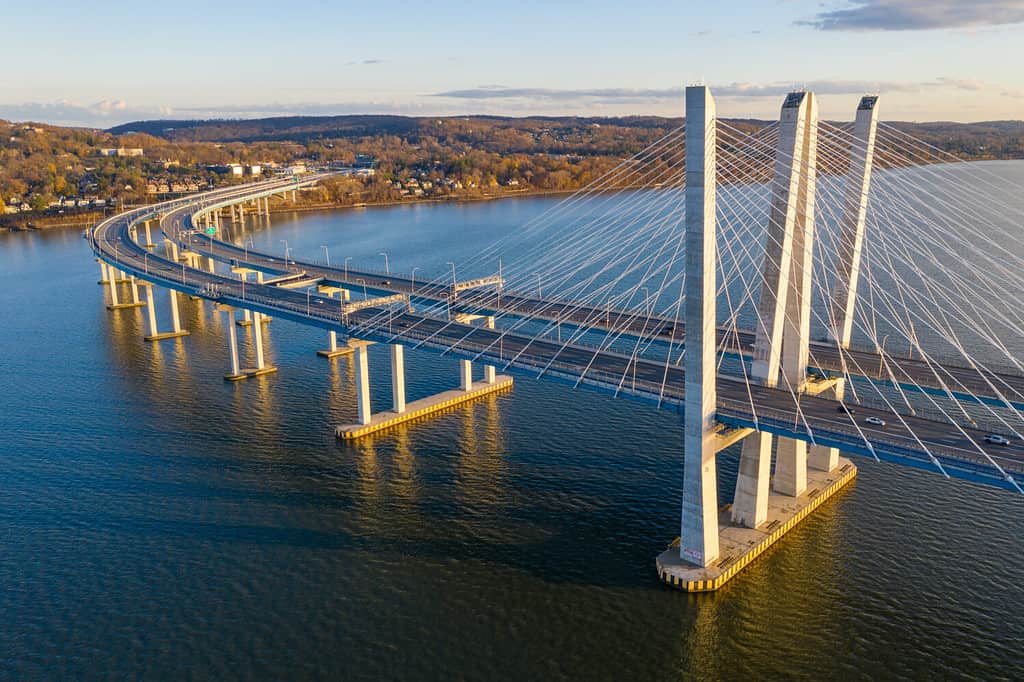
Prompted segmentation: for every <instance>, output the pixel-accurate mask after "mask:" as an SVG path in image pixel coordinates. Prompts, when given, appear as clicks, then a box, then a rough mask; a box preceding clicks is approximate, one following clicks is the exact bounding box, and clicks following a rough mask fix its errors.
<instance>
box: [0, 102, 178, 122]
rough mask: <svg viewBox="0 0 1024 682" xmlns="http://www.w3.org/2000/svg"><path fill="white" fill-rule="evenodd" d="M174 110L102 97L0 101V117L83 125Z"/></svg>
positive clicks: (168, 113) (163, 115)
mask: <svg viewBox="0 0 1024 682" xmlns="http://www.w3.org/2000/svg"><path fill="white" fill-rule="evenodd" d="M174 113H175V112H174V110H173V109H171V108H169V107H133V106H129V105H128V103H127V102H125V101H124V100H123V99H116V100H102V101H100V102H96V103H94V104H75V103H74V102H69V101H68V100H57V101H56V102H25V103H22V104H0V118H3V119H7V120H11V121H42V122H46V123H55V124H58V125H65V126H76V127H82V128H105V127H108V126H112V125H117V124H118V123H122V122H124V121H128V120H133V119H140V118H167V117H168V116H171V115H173V114H174Z"/></svg>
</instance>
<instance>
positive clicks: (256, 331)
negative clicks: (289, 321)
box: [252, 312, 266, 370]
mask: <svg viewBox="0 0 1024 682" xmlns="http://www.w3.org/2000/svg"><path fill="white" fill-rule="evenodd" d="M252 320H253V325H252V330H253V331H252V342H253V346H254V347H255V348H256V369H257V370H261V369H266V364H265V363H264V361H263V324H262V320H263V314H262V313H256V312H254V313H253V314H252Z"/></svg>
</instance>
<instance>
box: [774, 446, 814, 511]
mask: <svg viewBox="0 0 1024 682" xmlns="http://www.w3.org/2000/svg"><path fill="white" fill-rule="evenodd" d="M772 487H773V488H774V489H775V492H777V493H779V494H782V495H789V496H790V497H797V496H798V495H802V494H803V492H804V491H805V490H807V442H806V441H802V440H797V439H795V438H779V444H778V446H777V447H776V450H775V478H774V483H773V485H772Z"/></svg>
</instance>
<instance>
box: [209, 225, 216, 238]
mask: <svg viewBox="0 0 1024 682" xmlns="http://www.w3.org/2000/svg"><path fill="white" fill-rule="evenodd" d="M206 234H208V235H210V236H211V237H212V236H213V235H215V234H217V228H216V227H208V228H206Z"/></svg>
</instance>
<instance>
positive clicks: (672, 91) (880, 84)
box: [430, 78, 990, 102]
mask: <svg viewBox="0 0 1024 682" xmlns="http://www.w3.org/2000/svg"><path fill="white" fill-rule="evenodd" d="M933 88H948V89H954V90H971V91H978V90H986V89H989V88H990V86H987V85H986V84H984V83H982V82H980V81H972V80H962V79H955V78H938V79H936V80H934V81H925V82H900V81H856V80H817V81H807V82H804V83H800V82H794V81H777V82H772V83H745V82H732V83H722V84H718V85H712V89H713V91H714V93H715V95H716V96H718V97H751V98H753V97H782V96H784V95H785V94H786V93H789V92H792V91H794V90H810V91H813V92H816V93H818V94H819V95H851V94H863V93H865V92H890V93H891V92H920V91H922V90H925V89H933ZM682 94H683V89H682V88H653V89H634V88H596V89H554V88H509V87H503V86H500V85H482V86H479V87H476V88H469V89H465V90H447V91H444V92H437V93H434V94H432V95H430V96H431V97H442V98H444V97H448V98H455V99H464V100H478V101H484V100H513V99H514V100H537V101H551V102H567V101H585V100H600V101H620V102H622V101H644V100H667V99H671V100H678V99H679V98H680V97H682Z"/></svg>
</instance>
